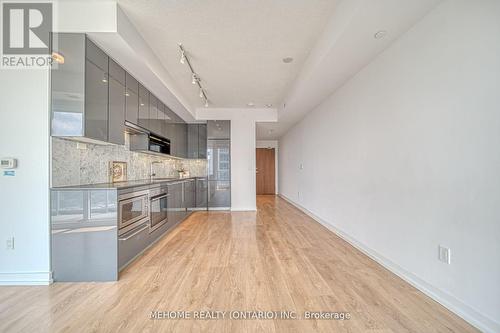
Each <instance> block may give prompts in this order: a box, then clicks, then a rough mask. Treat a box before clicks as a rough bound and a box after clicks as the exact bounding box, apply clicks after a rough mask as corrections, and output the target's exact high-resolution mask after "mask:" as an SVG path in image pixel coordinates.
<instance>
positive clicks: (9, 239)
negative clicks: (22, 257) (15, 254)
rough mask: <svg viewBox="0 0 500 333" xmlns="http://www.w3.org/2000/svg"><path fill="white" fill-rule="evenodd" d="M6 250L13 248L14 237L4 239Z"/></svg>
mask: <svg viewBox="0 0 500 333" xmlns="http://www.w3.org/2000/svg"><path fill="white" fill-rule="evenodd" d="M5 243H6V245H7V250H14V237H9V238H7V240H6V242H5Z"/></svg>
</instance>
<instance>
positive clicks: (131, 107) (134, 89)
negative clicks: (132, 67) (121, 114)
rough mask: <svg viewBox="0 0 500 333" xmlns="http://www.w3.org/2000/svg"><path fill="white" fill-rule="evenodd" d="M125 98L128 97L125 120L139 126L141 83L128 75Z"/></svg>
mask: <svg viewBox="0 0 500 333" xmlns="http://www.w3.org/2000/svg"><path fill="white" fill-rule="evenodd" d="M125 88H126V92H125V97H126V99H125V100H126V111H125V120H126V121H128V122H130V123H132V124H135V125H138V124H139V83H138V82H137V80H136V79H135V78H134V77H133V76H132V75H130V74H129V73H126V78H125Z"/></svg>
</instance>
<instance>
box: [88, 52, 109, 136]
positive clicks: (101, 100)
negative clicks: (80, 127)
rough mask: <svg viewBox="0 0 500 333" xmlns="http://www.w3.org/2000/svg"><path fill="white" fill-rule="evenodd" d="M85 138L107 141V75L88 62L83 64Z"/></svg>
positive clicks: (105, 71) (105, 70)
mask: <svg viewBox="0 0 500 333" xmlns="http://www.w3.org/2000/svg"><path fill="white" fill-rule="evenodd" d="M84 116H85V136H86V137H88V138H90V139H94V140H99V141H107V140H108V73H107V69H102V68H100V67H98V66H97V65H95V64H94V63H93V62H91V61H90V60H87V61H86V62H85V113H84Z"/></svg>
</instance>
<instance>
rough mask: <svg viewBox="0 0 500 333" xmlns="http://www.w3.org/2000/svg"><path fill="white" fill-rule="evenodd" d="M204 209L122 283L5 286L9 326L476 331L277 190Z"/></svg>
mask: <svg viewBox="0 0 500 333" xmlns="http://www.w3.org/2000/svg"><path fill="white" fill-rule="evenodd" d="M257 204H258V211H257V212H233V213H230V212H207V213H206V212H198V213H195V214H193V215H192V216H191V217H190V218H188V219H187V220H186V221H184V222H183V223H182V224H181V225H180V226H179V227H177V228H175V229H174V230H173V231H172V232H171V233H170V234H169V235H167V236H166V237H164V238H163V239H162V240H161V241H160V242H158V243H157V244H156V245H154V246H153V247H152V248H150V249H149V250H148V251H147V252H146V253H145V255H143V256H141V257H140V258H139V259H138V260H137V261H136V262H135V263H133V264H131V265H130V266H129V267H128V268H127V269H126V270H125V271H124V272H122V274H121V276H120V280H119V281H118V282H112V283H55V284H52V285H50V286H29V287H28V286H24V287H0V331H2V332H33V331H38V332H49V331H50V332H61V331H64V332H81V331H82V332H91V331H99V332H117V331H121V332H127V331H128V332H140V331H151V332H156V331H158V332H159V331H162V332H257V331H263V332H332V331H334V332H367V331H368V332H406V331H410V332H475V331H476V330H475V329H474V328H473V327H472V326H470V325H469V324H467V323H466V322H465V321H463V320H462V319H460V318H458V317H457V316H455V315H454V314H452V313H451V312H450V311H448V310H446V309H445V308H444V307H442V306H440V305H439V304H437V303H436V302H434V301H433V300H431V299H430V298H428V297H427V296H425V295H423V294H422V293H421V292H419V291H417V290H416V289H415V288H413V287H411V286H410V285H408V284H407V283H406V282H404V281H402V280H401V279H399V278H398V277H397V276H395V275H394V274H392V273H390V272H389V271H387V270H385V269H384V268H382V267H381V266H380V265H378V264H377V263H375V262H374V261H372V260H371V259H369V258H368V257H366V256H365V255H363V254H362V253H360V252H359V251H357V250H356V249H354V248H353V247H352V246H350V245H349V244H347V243H346V242H345V241H343V240H341V239H340V238H338V237H337V236H336V235H334V234H333V233H331V232H328V231H327V230H325V228H324V227H323V226H321V225H320V224H318V223H316V222H315V221H313V220H312V219H311V218H309V217H307V216H306V215H304V214H303V213H302V212H300V211H299V210H297V209H296V208H294V207H293V206H291V205H290V204H288V203H287V202H286V201H284V200H283V199H280V198H279V197H275V196H262V197H258V198H257ZM202 310H213V311H227V312H228V313H229V312H230V311H252V310H260V311H292V312H294V313H296V314H297V316H299V317H303V316H304V311H323V312H347V313H349V316H350V317H351V318H350V319H349V320H326V319H323V320H312V319H304V318H302V319H297V320H291V319H289V320H269V319H265V320H242V319H239V320H229V319H228V318H227V317H228V316H229V314H228V315H227V316H226V318H225V319H219V320H196V319H193V318H191V319H183V320H173V319H162V320H159V319H157V320H152V319H150V315H151V311H191V312H194V311H202Z"/></svg>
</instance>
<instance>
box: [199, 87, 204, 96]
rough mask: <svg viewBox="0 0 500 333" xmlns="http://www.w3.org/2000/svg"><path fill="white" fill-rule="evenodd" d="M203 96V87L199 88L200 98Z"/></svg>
mask: <svg viewBox="0 0 500 333" xmlns="http://www.w3.org/2000/svg"><path fill="white" fill-rule="evenodd" d="M203 97H205V93H204V92H203V89H202V88H200V98H203Z"/></svg>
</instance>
